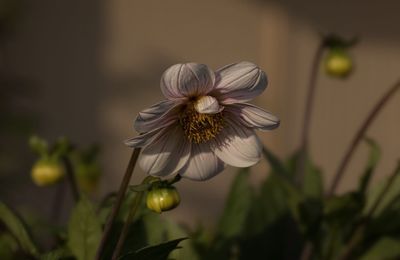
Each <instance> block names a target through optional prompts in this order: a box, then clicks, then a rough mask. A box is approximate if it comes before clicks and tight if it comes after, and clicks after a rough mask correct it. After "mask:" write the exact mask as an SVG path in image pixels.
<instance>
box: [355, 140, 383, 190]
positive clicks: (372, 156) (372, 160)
mask: <svg viewBox="0 0 400 260" xmlns="http://www.w3.org/2000/svg"><path fill="white" fill-rule="evenodd" d="M366 142H367V144H368V145H369V147H370V152H369V157H368V162H367V166H366V168H365V170H364V174H363V176H362V177H361V179H360V184H359V191H360V192H361V193H362V194H365V192H366V190H367V188H368V185H369V182H370V179H371V176H372V174H373V173H374V170H375V168H376V165H377V164H378V162H379V159H380V157H381V151H380V148H379V146H378V144H377V143H376V142H375V141H374V140H372V139H366Z"/></svg>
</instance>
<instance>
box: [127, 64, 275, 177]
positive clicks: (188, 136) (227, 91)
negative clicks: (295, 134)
mask: <svg viewBox="0 0 400 260" xmlns="http://www.w3.org/2000/svg"><path fill="white" fill-rule="evenodd" d="M266 86H267V77H266V75H265V73H264V72H263V71H262V70H261V69H260V68H258V67H257V66H256V65H255V64H253V63H250V62H239V63H235V64H230V65H227V66H225V67H223V68H221V69H219V70H217V71H215V72H213V71H212V70H211V69H210V68H208V67H207V66H206V65H204V64H197V63H186V64H176V65H173V66H171V67H170V68H168V69H167V70H166V71H165V72H164V74H163V75H162V78H161V91H162V93H163V94H164V96H165V98H166V99H165V100H164V101H161V102H159V103H157V104H155V105H153V106H151V107H149V108H147V109H145V110H143V111H142V112H140V113H139V115H138V117H137V118H136V121H135V123H134V127H135V129H136V131H138V132H139V133H141V134H140V135H138V136H137V137H135V138H132V139H129V140H127V141H126V142H125V143H126V144H127V145H128V146H130V147H143V151H142V154H141V158H140V161H139V164H140V166H141V168H142V169H143V170H144V171H145V172H147V173H148V174H150V175H154V176H160V177H162V176H167V175H171V174H180V175H181V176H182V177H186V178H189V179H192V180H198V181H202V180H207V179H210V178H211V177H213V176H215V175H217V174H218V173H220V172H221V171H222V170H223V169H224V168H225V166H226V165H227V164H228V165H232V166H236V167H249V166H251V165H254V164H255V163H257V162H258V161H259V160H260V158H261V150H262V144H261V142H260V140H259V139H258V137H257V135H256V134H255V132H254V130H255V129H259V130H272V129H274V128H276V127H278V126H279V119H278V118H277V117H276V116H274V115H273V114H271V113H269V112H267V111H265V110H263V109H261V108H259V107H257V106H254V105H251V104H248V103H246V102H248V101H250V100H251V99H253V98H254V97H256V96H258V95H259V94H261V93H262V92H263V91H264V89H265V88H266Z"/></svg>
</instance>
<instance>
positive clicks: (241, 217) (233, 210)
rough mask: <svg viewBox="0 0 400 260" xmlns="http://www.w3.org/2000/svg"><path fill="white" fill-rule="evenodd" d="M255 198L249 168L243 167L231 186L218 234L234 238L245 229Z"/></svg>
mask: <svg viewBox="0 0 400 260" xmlns="http://www.w3.org/2000/svg"><path fill="white" fill-rule="evenodd" d="M252 199H253V190H252V187H251V186H250V183H249V169H248V168H245V169H241V170H240V172H239V173H238V174H237V176H236V178H235V180H234V181H233V184H232V186H231V189H230V192H229V195H228V198H227V201H226V204H225V209H224V211H223V213H222V216H221V218H220V220H219V226H218V227H219V230H218V234H220V235H221V236H223V237H225V238H233V237H236V236H238V235H240V233H241V232H242V231H243V228H244V226H245V225H244V224H245V222H246V218H247V215H248V213H249V210H250V207H251V202H252Z"/></svg>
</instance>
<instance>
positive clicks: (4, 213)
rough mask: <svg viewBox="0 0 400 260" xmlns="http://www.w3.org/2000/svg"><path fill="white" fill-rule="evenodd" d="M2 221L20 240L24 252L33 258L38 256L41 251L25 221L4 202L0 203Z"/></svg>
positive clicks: (0, 218) (0, 219)
mask: <svg viewBox="0 0 400 260" xmlns="http://www.w3.org/2000/svg"><path fill="white" fill-rule="evenodd" d="M0 221H1V222H3V223H4V225H5V226H6V227H7V229H8V230H9V231H10V233H11V234H12V235H13V236H14V237H15V238H16V239H17V240H18V243H19V245H20V247H21V249H22V250H23V251H24V252H26V253H28V254H30V255H32V256H37V255H38V251H39V250H38V249H37V247H36V245H35V244H34V242H33V240H32V238H31V236H30V233H29V232H28V230H27V228H26V227H25V225H24V223H23V221H22V220H21V219H20V218H19V217H18V216H17V214H15V213H14V212H13V211H12V210H11V209H10V208H9V207H8V206H7V205H5V204H4V203H2V202H0Z"/></svg>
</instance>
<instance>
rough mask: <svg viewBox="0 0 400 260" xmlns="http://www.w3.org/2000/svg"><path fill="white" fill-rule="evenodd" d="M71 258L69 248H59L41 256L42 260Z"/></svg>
mask: <svg viewBox="0 0 400 260" xmlns="http://www.w3.org/2000/svg"><path fill="white" fill-rule="evenodd" d="M67 257H71V252H70V251H69V250H68V249H67V248H58V249H55V250H53V251H50V252H48V253H46V254H43V255H42V256H40V260H60V259H64V258H67Z"/></svg>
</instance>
